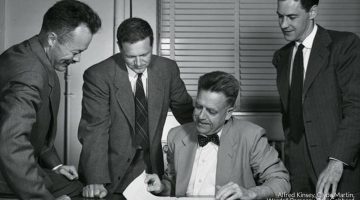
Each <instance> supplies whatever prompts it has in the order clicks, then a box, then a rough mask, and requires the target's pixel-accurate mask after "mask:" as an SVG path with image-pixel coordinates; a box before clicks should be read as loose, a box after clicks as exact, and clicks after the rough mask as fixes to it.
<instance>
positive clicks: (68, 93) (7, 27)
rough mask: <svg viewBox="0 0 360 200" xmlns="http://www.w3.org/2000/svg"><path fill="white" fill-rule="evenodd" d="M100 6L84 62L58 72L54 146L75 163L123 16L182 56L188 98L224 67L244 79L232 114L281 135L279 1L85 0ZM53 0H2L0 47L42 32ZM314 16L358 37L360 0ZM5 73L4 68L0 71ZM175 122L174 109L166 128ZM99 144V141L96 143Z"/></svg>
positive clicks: (159, 47)
mask: <svg viewBox="0 0 360 200" xmlns="http://www.w3.org/2000/svg"><path fill="white" fill-rule="evenodd" d="M82 1H83V2H86V3H87V4H88V5H89V6H91V7H92V8H93V9H94V10H96V11H97V12H98V14H99V16H100V17H101V19H102V28H101V30H100V31H99V33H98V34H96V35H95V36H94V38H93V41H92V42H91V44H90V46H89V48H88V50H87V51H85V52H84V53H82V55H81V62H80V63H77V64H74V65H71V66H70V67H69V69H68V72H67V73H58V76H59V79H60V82H61V88H62V95H61V104H60V110H59V116H58V134H57V138H56V148H57V151H58V153H59V155H60V156H61V158H62V159H63V160H64V162H65V163H68V164H73V165H75V166H77V164H78V158H79V155H80V150H81V145H80V143H79V141H78V139H77V130H78V125H79V121H80V117H81V99H82V83H83V79H82V75H83V72H84V71H85V70H86V69H87V68H88V67H90V66H91V65H93V64H95V63H97V62H100V61H101V60H104V59H106V58H107V57H109V56H111V55H113V54H114V53H117V52H119V49H118V46H117V44H116V30H117V27H118V25H119V24H120V23H121V22H122V21H123V20H124V19H126V18H128V17H130V16H132V17H140V18H143V19H145V20H147V21H148V22H149V23H150V25H151V26H152V28H153V30H154V36H155V38H154V39H155V40H154V45H153V53H154V54H157V55H161V56H165V57H169V58H171V59H174V60H176V61H177V63H178V65H179V68H180V72H181V77H182V79H183V80H184V82H185V83H186V87H187V89H188V91H189V93H190V94H191V96H193V97H195V96H196V89H197V79H198V77H199V76H200V75H202V74H204V73H206V72H210V71H214V70H222V71H226V72H229V73H231V74H233V75H234V76H235V77H236V78H238V79H239V81H240V88H241V89H240V94H239V98H238V101H237V110H236V111H237V112H236V113H235V115H237V116H238V117H241V118H243V119H246V120H250V121H253V122H255V123H258V124H260V125H261V126H263V127H264V128H265V129H266V130H267V132H268V135H269V138H270V139H271V140H274V141H281V140H282V139H283V132H282V128H281V115H280V108H279V97H278V93H277V89H276V82H275V79H276V74H275V73H276V72H275V69H274V68H273V66H272V64H271V61H272V55H273V53H274V51H275V50H276V49H278V48H280V47H281V46H282V45H284V44H286V41H285V40H284V39H283V36H282V33H281V31H280V29H279V26H278V20H277V14H276V7H277V0H82ZM55 2H56V0H47V1H44V0H0V53H2V52H3V51H4V50H6V49H7V48H9V47H10V46H12V45H14V44H17V43H19V42H21V41H23V40H26V39H28V38H30V37H31V36H33V35H35V34H37V33H38V32H39V30H40V27H41V22H42V17H43V15H44V13H45V12H46V10H47V9H48V8H49V7H50V6H51V5H53V4H54V3H55ZM316 22H317V23H318V24H320V25H321V26H323V27H325V28H328V29H335V30H343V31H351V32H355V33H356V34H358V35H359V36H360V23H359V22H360V1H359V0H341V1H338V0H320V3H319V15H318V17H317V20H316ZM0 73H1V72H0ZM175 125H177V122H176V120H175V119H174V118H173V117H172V115H171V113H170V112H169V117H168V119H167V123H166V125H165V128H164V132H163V141H164V142H165V140H166V134H167V131H168V130H169V129H170V128H171V127H173V126H175ZM94 148H96V147H94Z"/></svg>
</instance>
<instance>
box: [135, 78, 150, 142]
mask: <svg viewBox="0 0 360 200" xmlns="http://www.w3.org/2000/svg"><path fill="white" fill-rule="evenodd" d="M141 76H142V73H140V74H138V78H137V80H136V91H135V141H136V144H137V145H139V146H141V147H142V148H143V149H147V148H148V147H149V134H148V127H149V124H148V106H147V100H146V97H145V92H144V87H143V84H142V81H141Z"/></svg>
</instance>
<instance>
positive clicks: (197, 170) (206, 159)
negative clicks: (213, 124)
mask: <svg viewBox="0 0 360 200" xmlns="http://www.w3.org/2000/svg"><path fill="white" fill-rule="evenodd" d="M221 132H222V130H221V131H219V132H218V133H217V134H218V136H219V138H220V136H221ZM218 149H219V146H218V145H216V144H214V143H212V142H209V143H208V144H206V145H205V146H203V147H200V146H199V144H198V147H197V149H196V154H195V159H194V164H193V167H192V172H191V177H190V181H189V185H188V187H187V190H186V196H215V187H216V186H215V184H216V166H217V153H218Z"/></svg>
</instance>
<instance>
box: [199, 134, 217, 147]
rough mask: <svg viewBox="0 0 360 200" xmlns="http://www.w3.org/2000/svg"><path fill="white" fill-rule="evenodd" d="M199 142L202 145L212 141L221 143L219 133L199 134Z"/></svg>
mask: <svg viewBox="0 0 360 200" xmlns="http://www.w3.org/2000/svg"><path fill="white" fill-rule="evenodd" d="M198 142H199V145H200V146H201V147H203V146H205V145H207V143H209V142H212V143H214V144H216V145H218V146H219V145H220V139H219V136H218V134H217V133H215V134H212V135H208V136H204V135H198Z"/></svg>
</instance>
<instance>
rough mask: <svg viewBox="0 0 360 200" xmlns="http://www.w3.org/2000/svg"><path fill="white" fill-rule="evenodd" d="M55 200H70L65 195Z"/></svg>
mask: <svg viewBox="0 0 360 200" xmlns="http://www.w3.org/2000/svg"><path fill="white" fill-rule="evenodd" d="M55 200H71V198H70V197H69V196H67V195H62V196H59V197H58V198H56V199H55Z"/></svg>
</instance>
